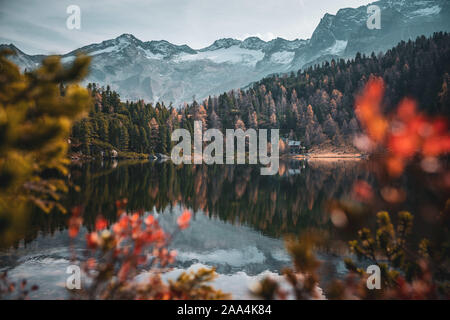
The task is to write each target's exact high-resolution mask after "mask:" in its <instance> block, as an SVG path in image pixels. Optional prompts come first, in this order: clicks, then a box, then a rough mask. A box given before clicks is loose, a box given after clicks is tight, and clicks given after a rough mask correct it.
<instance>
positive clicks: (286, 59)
mask: <svg viewBox="0 0 450 320" xmlns="http://www.w3.org/2000/svg"><path fill="white" fill-rule="evenodd" d="M294 56H295V52H293V51H281V52H275V53H274V54H272V56H271V57H270V60H271V61H272V62H275V63H281V64H288V63H291V62H292V59H294Z"/></svg>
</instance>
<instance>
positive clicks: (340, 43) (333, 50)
mask: <svg viewBox="0 0 450 320" xmlns="http://www.w3.org/2000/svg"><path fill="white" fill-rule="evenodd" d="M347 44H348V41H347V40H336V42H335V43H334V45H333V46H331V47H329V48H328V49H326V50H324V51H323V54H335V55H339V54H342V53H343V52H344V51H345V49H346V48H347Z"/></svg>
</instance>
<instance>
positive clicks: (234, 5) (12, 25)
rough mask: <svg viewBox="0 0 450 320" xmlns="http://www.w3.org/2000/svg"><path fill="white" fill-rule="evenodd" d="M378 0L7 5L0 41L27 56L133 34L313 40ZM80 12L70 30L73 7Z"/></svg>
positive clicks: (35, 0)
mask: <svg viewBox="0 0 450 320" xmlns="http://www.w3.org/2000/svg"><path fill="white" fill-rule="evenodd" d="M370 2H373V0H220V1H219V0H120V1H119V0H0V43H13V44H15V45H16V46H17V47H19V49H21V50H22V51H24V52H26V53H30V54H31V53H32V54H38V53H46V54H48V53H58V54H61V53H67V52H69V51H71V50H73V49H76V48H78V47H81V46H83V45H87V44H91V43H94V42H101V41H103V40H107V39H111V38H115V37H117V36H119V35H121V34H123V33H131V34H133V35H135V36H136V37H137V38H139V39H141V40H143V41H149V40H162V39H164V40H168V41H170V42H172V43H175V44H187V45H189V46H191V47H192V48H194V49H199V48H203V47H206V46H208V45H210V44H211V43H212V42H214V40H217V39H219V38H228V37H231V38H237V39H244V38H246V37H248V36H253V35H256V36H259V37H260V38H261V39H263V40H270V39H272V38H275V37H282V38H285V39H296V38H300V39H307V38H310V37H311V34H312V32H313V31H314V29H315V27H316V26H317V24H318V23H319V21H320V18H321V17H322V16H323V15H324V14H325V13H327V12H328V13H331V14H335V13H336V12H337V10H339V9H340V8H345V7H358V6H361V5H365V4H368V3H370ZM69 5H78V6H79V7H80V9H81V29H80V30H69V29H68V28H67V27H66V20H67V17H68V16H69V15H68V14H67V13H66V9H67V7H68V6H69Z"/></svg>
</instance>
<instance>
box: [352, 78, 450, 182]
mask: <svg viewBox="0 0 450 320" xmlns="http://www.w3.org/2000/svg"><path fill="white" fill-rule="evenodd" d="M384 91H385V84H384V81H383V79H381V78H375V77H374V78H371V79H370V80H369V82H368V83H367V85H366V87H365V89H364V90H363V93H362V94H361V95H360V96H359V97H358V98H357V99H356V115H357V117H358V119H359V121H360V122H361V125H362V127H363V128H364V130H365V132H366V134H367V137H368V138H369V139H370V141H369V142H370V143H371V144H373V145H375V146H378V147H379V148H380V149H382V150H383V151H386V152H387V157H386V168H387V170H388V173H389V174H390V175H391V176H399V175H401V174H402V172H403V170H404V168H405V166H406V165H407V164H408V162H409V161H410V160H412V159H413V158H414V157H416V156H420V157H423V158H427V157H438V156H441V155H444V154H448V153H449V152H450V134H449V131H448V121H447V120H446V119H444V118H441V117H435V118H431V117H427V116H426V115H424V114H423V113H420V112H419V111H418V110H417V103H416V102H415V101H414V100H412V99H410V98H405V99H403V100H402V101H401V102H400V104H399V105H398V108H397V111H396V112H395V113H393V114H392V115H390V116H385V115H383V113H382V109H381V104H382V99H383V95H384Z"/></svg>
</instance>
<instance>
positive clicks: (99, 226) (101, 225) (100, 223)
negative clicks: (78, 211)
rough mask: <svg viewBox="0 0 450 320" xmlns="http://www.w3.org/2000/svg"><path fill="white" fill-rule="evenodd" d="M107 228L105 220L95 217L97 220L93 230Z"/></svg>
mask: <svg viewBox="0 0 450 320" xmlns="http://www.w3.org/2000/svg"><path fill="white" fill-rule="evenodd" d="M107 226H108V222H107V221H106V219H105V218H103V217H102V216H99V217H97V220H96V222H95V230H97V231H100V230H103V229H106V227H107Z"/></svg>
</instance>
